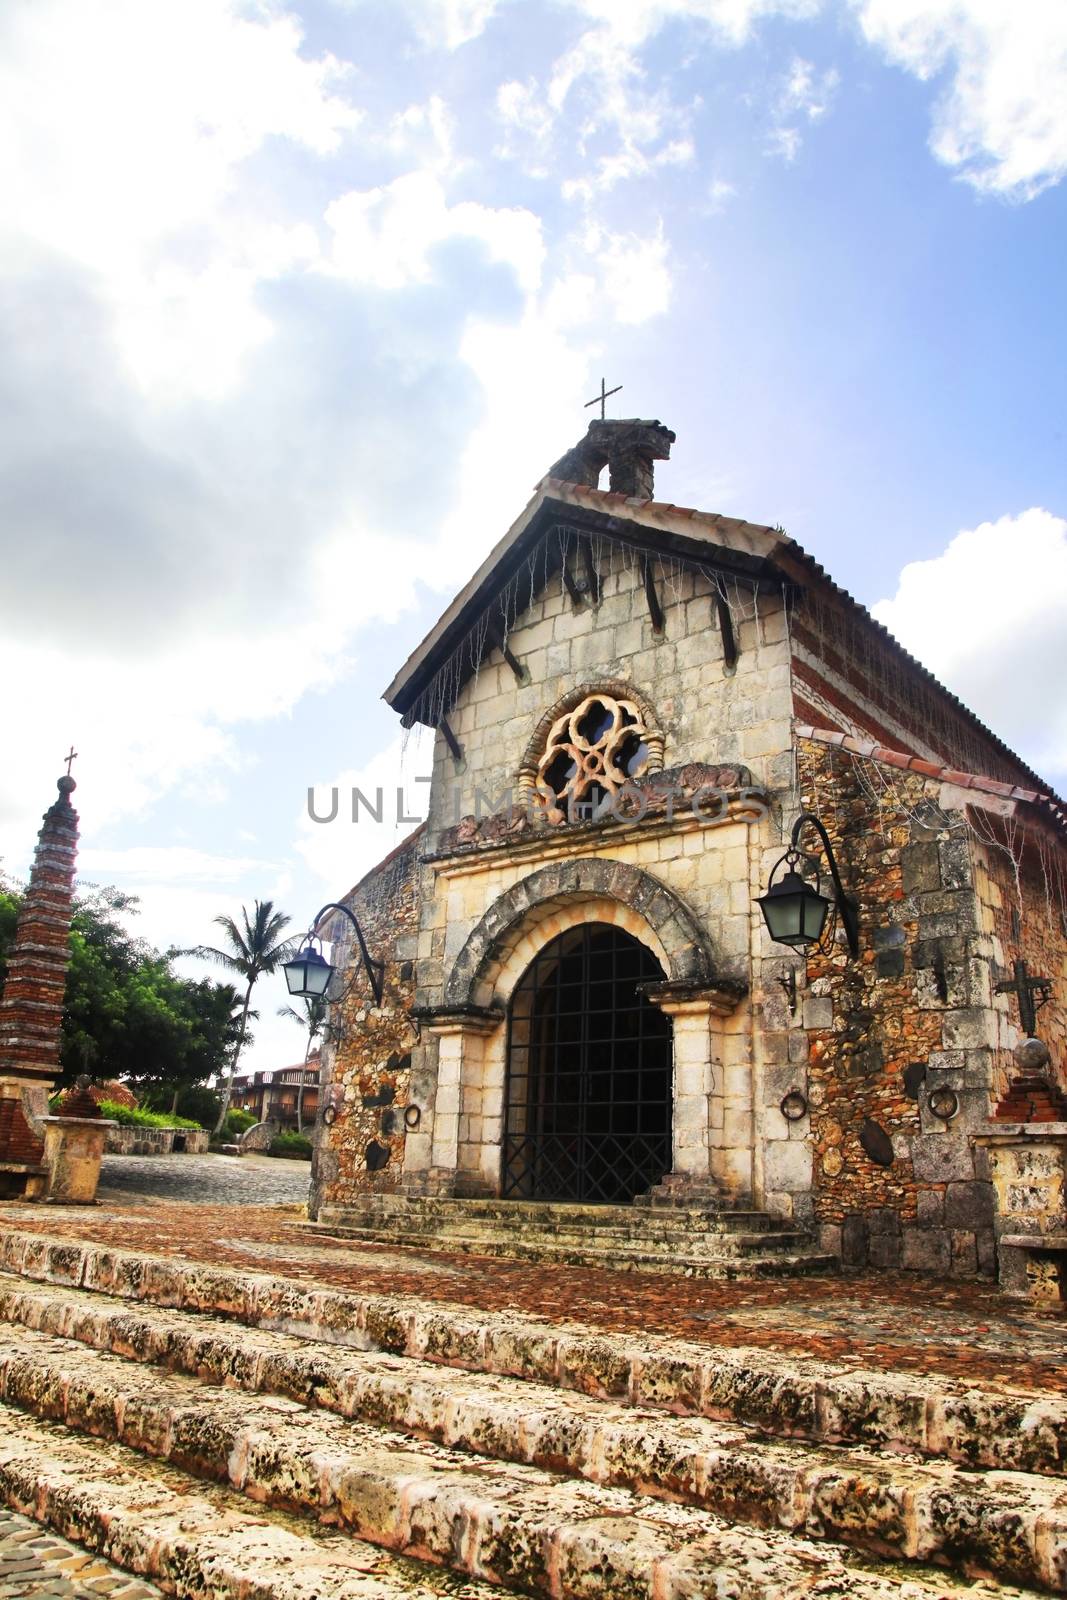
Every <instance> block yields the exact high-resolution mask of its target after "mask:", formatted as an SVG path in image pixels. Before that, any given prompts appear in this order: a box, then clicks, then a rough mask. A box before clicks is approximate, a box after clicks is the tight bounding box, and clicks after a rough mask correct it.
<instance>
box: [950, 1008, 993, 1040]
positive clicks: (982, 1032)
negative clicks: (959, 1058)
mask: <svg viewBox="0 0 1067 1600" xmlns="http://www.w3.org/2000/svg"><path fill="white" fill-rule="evenodd" d="M993 1027H994V1018H993V1016H992V1014H991V1013H990V1012H988V1011H986V1010H985V1008H984V1007H981V1006H968V1007H964V1008H963V1009H961V1010H959V1011H946V1012H945V1015H944V1019H943V1021H942V1024H941V1036H942V1039H943V1041H944V1044H945V1046H946V1048H948V1049H949V1050H980V1049H982V1048H983V1046H989V1045H993V1044H995V1043H996V1040H995V1038H994V1036H993V1032H992V1030H993Z"/></svg>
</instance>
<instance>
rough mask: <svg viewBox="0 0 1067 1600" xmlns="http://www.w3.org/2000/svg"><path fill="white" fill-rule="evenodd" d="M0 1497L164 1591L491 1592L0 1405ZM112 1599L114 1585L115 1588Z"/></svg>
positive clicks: (299, 1596)
mask: <svg viewBox="0 0 1067 1600" xmlns="http://www.w3.org/2000/svg"><path fill="white" fill-rule="evenodd" d="M0 1500H2V1501H3V1502H4V1503H6V1504H7V1505H8V1506H11V1507H13V1508H14V1509H15V1510H18V1511H21V1512H22V1513H23V1514H24V1515H26V1516H31V1517H33V1518H34V1520H35V1521H36V1522H38V1523H41V1524H43V1525H44V1526H45V1527H48V1528H52V1529H53V1530H54V1531H55V1532H56V1533H58V1534H61V1535H62V1536H63V1537H64V1538H69V1539H71V1540H73V1541H74V1542H75V1543H77V1544H79V1545H82V1546H84V1547H86V1548H87V1549H90V1550H93V1551H95V1552H97V1553H98V1554H99V1555H100V1556H102V1557H104V1558H105V1559H106V1560H107V1561H109V1562H111V1563H112V1564H113V1565H114V1566H116V1567H121V1568H122V1569H123V1570H124V1571H126V1572H130V1573H135V1574H137V1575H138V1576H140V1577H143V1578H146V1579H149V1580H151V1581H152V1582H153V1583H158V1584H159V1585H160V1586H161V1587H162V1588H163V1589H164V1590H165V1591H166V1592H167V1593H168V1594H174V1595H179V1596H182V1595H184V1596H193V1595H196V1596H204V1597H208V1596H210V1597H211V1600H224V1597H225V1600H253V1597H254V1600H428V1597H429V1596H431V1595H442V1596H452V1597H453V1600H460V1597H462V1600H499V1595H500V1591H499V1589H498V1588H496V1587H494V1586H491V1585H489V1584H486V1583H482V1582H479V1581H477V1580H475V1579H469V1580H468V1581H467V1582H466V1583H464V1584H462V1585H461V1586H458V1585H457V1583H456V1579H455V1577H454V1575H453V1574H452V1573H451V1572H449V1571H447V1570H446V1569H443V1568H442V1569H436V1568H434V1567H432V1566H427V1565H425V1564H423V1563H422V1562H417V1561H413V1560H411V1559H410V1558H409V1557H406V1556H397V1555H393V1554H391V1553H390V1552H388V1551H386V1550H383V1549H382V1548H381V1547H380V1546H378V1545H372V1544H368V1543H365V1542H364V1541H362V1540H358V1539H355V1538H353V1537H352V1535H351V1534H349V1533H338V1532H333V1531H330V1530H328V1529H321V1530H320V1529H319V1528H317V1527H315V1526H314V1525H313V1524H311V1523H310V1522H308V1521H306V1520H305V1519H301V1518H298V1517H295V1516H292V1515H290V1514H287V1513H286V1512H283V1511H275V1510H270V1509H267V1508H266V1507H263V1506H255V1505H250V1504H249V1502H248V1501H247V1500H246V1499H245V1498H244V1497H243V1496H242V1495H240V1494H236V1493H234V1491H233V1490H229V1489H223V1488H221V1487H219V1486H217V1485H213V1484H204V1483H200V1482H198V1481H197V1480H195V1479H193V1478H191V1477H189V1476H188V1474H186V1473H184V1472H179V1471H176V1470H175V1469H174V1468H173V1467H170V1466H167V1465H165V1464H164V1463H162V1462H157V1461H152V1460H150V1459H146V1457H145V1456H144V1455H141V1454H139V1453H137V1452H135V1451H133V1450H128V1449H126V1448H125V1447H124V1446H122V1445H117V1444H113V1443H110V1442H109V1441H107V1440H104V1439H99V1438H94V1439H93V1440H91V1441H81V1440H78V1439H76V1438H74V1437H72V1435H71V1434H70V1433H69V1432H68V1431H67V1430H66V1429H65V1428H63V1427H61V1426H59V1425H57V1424H55V1423H48V1422H40V1421H37V1420H36V1419H35V1418H32V1417H30V1416H27V1415H25V1414H23V1413H21V1412H18V1411H14V1410H11V1409H10V1408H8V1407H6V1406H0ZM115 1593H116V1594H118V1595H121V1593H122V1591H121V1590H119V1589H116V1590H115Z"/></svg>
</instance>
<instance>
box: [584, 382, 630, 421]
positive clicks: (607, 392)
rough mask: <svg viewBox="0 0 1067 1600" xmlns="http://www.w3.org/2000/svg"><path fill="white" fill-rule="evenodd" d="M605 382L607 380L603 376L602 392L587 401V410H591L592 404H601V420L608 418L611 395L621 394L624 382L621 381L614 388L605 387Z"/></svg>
mask: <svg viewBox="0 0 1067 1600" xmlns="http://www.w3.org/2000/svg"><path fill="white" fill-rule="evenodd" d="M604 382H605V380H604V379H603V378H601V380H600V393H599V394H595V395H594V396H593V398H592V399H591V400H587V401H586V402H585V410H586V411H588V410H589V407H590V406H595V405H599V406H600V420H601V422H604V421H605V420H606V411H605V404H606V402H607V401H608V400H610V399H611V396H612V395H613V394H619V393H620V391H621V390H622V384H621V383H617V384H616V385H615V387H614V389H606V388H605V387H604Z"/></svg>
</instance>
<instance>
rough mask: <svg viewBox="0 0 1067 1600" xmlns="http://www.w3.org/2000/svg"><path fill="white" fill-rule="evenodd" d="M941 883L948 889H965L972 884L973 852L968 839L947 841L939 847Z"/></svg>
mask: <svg viewBox="0 0 1067 1600" xmlns="http://www.w3.org/2000/svg"><path fill="white" fill-rule="evenodd" d="M937 853H938V858H939V861H940V866H941V882H942V884H943V885H944V887H945V888H946V889H964V888H966V887H967V886H968V885H969V884H970V882H971V852H970V843H969V841H968V840H967V839H946V840H945V841H943V842H942V843H941V844H939V845H938V847H937Z"/></svg>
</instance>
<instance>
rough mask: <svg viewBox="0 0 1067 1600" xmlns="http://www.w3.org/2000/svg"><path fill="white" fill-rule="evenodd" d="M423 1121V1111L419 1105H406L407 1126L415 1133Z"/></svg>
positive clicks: (405, 1119)
mask: <svg viewBox="0 0 1067 1600" xmlns="http://www.w3.org/2000/svg"><path fill="white" fill-rule="evenodd" d="M421 1121H422V1112H421V1111H420V1110H419V1108H418V1106H405V1107H404V1126H405V1128H407V1129H409V1130H410V1131H411V1132H412V1133H414V1131H415V1129H416V1128H417V1127H418V1125H419V1123H420V1122H421Z"/></svg>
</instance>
